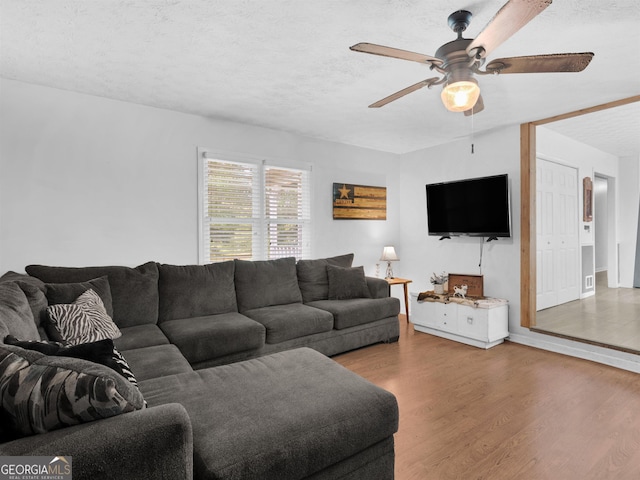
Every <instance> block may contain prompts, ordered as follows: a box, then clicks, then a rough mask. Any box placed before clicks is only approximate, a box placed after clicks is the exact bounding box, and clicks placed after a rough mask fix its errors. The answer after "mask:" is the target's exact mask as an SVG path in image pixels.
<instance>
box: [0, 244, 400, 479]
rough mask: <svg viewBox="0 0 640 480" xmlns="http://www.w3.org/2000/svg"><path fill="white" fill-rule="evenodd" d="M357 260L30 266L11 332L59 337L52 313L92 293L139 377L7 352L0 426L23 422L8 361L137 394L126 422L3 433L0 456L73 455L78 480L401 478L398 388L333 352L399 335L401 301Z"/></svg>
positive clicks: (8, 317)
mask: <svg viewBox="0 0 640 480" xmlns="http://www.w3.org/2000/svg"><path fill="white" fill-rule="evenodd" d="M352 259H353V255H342V256H339V257H332V258H328V259H319V260H301V261H299V262H297V263H296V262H295V260H294V259H292V258H287V259H278V260H270V261H256V262H250V261H240V260H235V261H230V262H222V263H218V264H209V265H186V266H178V265H166V264H158V263H155V262H149V263H146V264H144V265H141V266H139V267H136V268H129V267H120V266H114V267H82V268H72V267H49V266H42V265H30V266H27V267H26V272H27V274H28V275H23V274H16V273H13V272H9V273H7V274H5V275H4V276H3V277H2V278H1V279H0V340H2V339H4V338H6V337H7V335H10V336H11V337H17V338H19V339H21V340H26V341H41V340H49V341H52V340H58V341H59V340H63V339H60V338H56V335H57V332H56V330H55V329H54V328H52V325H51V318H50V314H51V308H53V306H55V305H63V306H67V305H68V304H72V303H73V302H74V300H76V299H77V298H79V296H80V295H83V294H86V292H88V291H89V290H91V291H93V292H96V294H97V295H98V296H99V297H100V299H101V300H102V303H103V304H104V309H105V311H106V312H107V314H109V316H110V317H111V318H112V319H113V322H114V323H115V324H116V325H117V327H118V329H119V332H120V334H121V336H119V337H118V338H115V340H113V341H112V340H108V341H109V342H111V344H112V345H113V344H115V347H116V349H117V351H119V352H120V353H121V354H122V356H123V357H124V358H125V359H126V362H127V363H128V365H127V366H128V367H130V370H131V371H132V373H133V375H134V376H135V378H134V379H133V380H132V382H133V383H130V382H128V381H127V379H123V377H122V375H119V374H118V373H115V372H114V371H113V370H112V369H110V368H108V367H105V366H103V365H96V364H95V363H93V362H90V361H88V360H86V359H82V358H67V357H65V356H64V355H66V354H65V353H62V356H58V357H52V356H47V355H44V354H42V353H39V352H34V351H31V350H28V349H25V348H23V347H24V346H19V345H17V344H16V345H6V344H3V345H0V395H2V402H3V405H2V410H0V415H2V420H3V425H10V424H13V423H15V422H16V418H17V417H20V415H17V414H15V411H14V410H12V408H13V407H14V406H12V405H9V406H8V405H7V402H11V401H13V400H12V397H11V393H12V391H14V390H15V388H16V387H15V385H14V384H15V382H16V381H17V380H16V378H20V377H19V375H18V374H15V375H13V376H12V377H11V381H5V382H4V384H3V380H2V378H4V377H6V376H7V375H6V372H7V368H6V365H8V364H11V365H14V366H15V365H16V364H19V365H20V366H22V367H24V366H25V365H26V366H27V367H26V368H32V369H42V368H47V369H52V368H53V369H56V370H55V371H56V372H60V371H61V370H62V371H64V372H68V371H72V372H75V373H77V372H81V373H82V374H84V373H86V372H87V371H88V372H89V373H90V374H92V375H94V376H95V377H97V378H100V379H102V380H104V379H105V378H106V379H107V380H108V381H110V382H111V383H110V385H115V386H116V387H114V388H116V390H117V393H118V394H119V395H120V393H122V392H125V393H123V394H122V395H121V396H122V397H125V400H126V402H125V403H126V405H125V407H124V408H123V409H122V414H120V415H104V416H103V417H106V418H103V417H100V416H97V414H95V413H94V415H96V416H97V417H98V418H99V419H95V418H93V419H92V420H94V421H88V422H86V421H84V420H83V421H77V422H75V423H77V424H74V421H70V422H68V424H67V425H65V426H64V428H59V427H56V428H53V429H50V430H46V429H45V432H44V433H37V434H28V435H27V434H24V432H23V433H22V434H21V435H16V434H15V432H13V431H11V429H7V428H3V427H0V438H2V437H4V438H2V439H3V440H4V442H3V443H0V455H2V456H9V455H11V456H14V455H67V456H71V457H72V459H73V469H74V470H73V473H74V478H79V479H81V478H92V479H93V478H114V479H115V478H119V479H121V478H187V479H188V478H198V479H261V480H268V479H302V478H310V479H391V478H393V466H394V448H393V434H394V433H395V432H396V431H397V427H398V410H397V403H396V400H395V397H394V396H393V395H392V394H390V393H389V392H386V391H385V390H383V389H380V388H378V387H376V386H374V385H372V384H371V383H369V382H367V381H366V380H364V379H362V378H360V377H359V376H357V375H355V374H353V373H351V372H349V371H348V370H346V369H344V368H343V367H341V366H340V365H338V364H337V363H335V362H334V361H332V360H331V359H329V358H327V356H326V355H335V354H338V353H341V352H345V351H348V350H351V349H354V348H359V347H362V346H365V345H370V344H373V343H378V342H393V341H397V339H398V335H399V326H398V313H399V302H398V300H397V299H395V298H391V297H389V287H388V284H387V282H386V281H384V280H380V279H375V278H369V277H365V276H364V272H363V271H362V269H361V268H353V267H351V262H352ZM48 312H49V313H48ZM105 341H106V340H105ZM61 348H62V347H61ZM115 351H116V350H115V349H114V352H115ZM10 361H12V362H13V363H10ZM20 362H22V363H20ZM3 364H4V365H5V367H3ZM3 368H4V372H5V375H4V377H3ZM14 368H16V367H14ZM38 371H40V370H38ZM132 385H133V386H132ZM118 398H119V399H120V397H118ZM30 408H31V407H30V406H25V407H24V411H26V412H32V410H30ZM12 413H14V415H13V416H12ZM29 415H32V416H35V415H33V414H32V413H28V414H27V416H29ZM5 420H6V421H5ZM30 420H31V421H33V422H35V421H34V419H30ZM35 423H37V422H35ZM36 426H39V427H41V425H36ZM31 428H32V430H33V429H34V427H31ZM40 429H41V430H42V428H40ZM36 430H37V429H36ZM31 433H35V432H31ZM17 437H18V438H17Z"/></svg>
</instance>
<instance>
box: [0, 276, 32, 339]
mask: <svg viewBox="0 0 640 480" xmlns="http://www.w3.org/2000/svg"><path fill="white" fill-rule="evenodd" d="M7 335H13V336H14V337H17V338H20V339H21V340H22V339H24V340H40V334H39V333H38V326H37V325H36V322H35V320H34V319H33V313H32V312H31V307H30V306H29V301H28V300H27V296H26V295H25V294H24V292H23V291H22V289H21V288H20V286H19V285H18V284H17V283H15V282H4V283H0V343H2V341H3V340H4V338H5V337H6V336H7Z"/></svg>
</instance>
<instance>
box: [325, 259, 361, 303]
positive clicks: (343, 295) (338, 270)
mask: <svg viewBox="0 0 640 480" xmlns="http://www.w3.org/2000/svg"><path fill="white" fill-rule="evenodd" d="M327 277H328V279H329V298H328V300H347V299H350V298H371V294H370V293H369V287H368V286H367V281H366V280H365V277H364V268H363V267H351V268H345V267H338V266H335V265H327Z"/></svg>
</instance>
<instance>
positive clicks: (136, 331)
mask: <svg viewBox="0 0 640 480" xmlns="http://www.w3.org/2000/svg"><path fill="white" fill-rule="evenodd" d="M120 333H122V336H121V337H120V338H116V339H115V340H114V341H113V343H114V344H115V346H116V348H117V349H118V350H122V351H125V350H133V349H135V348H144V347H152V346H154V345H167V344H168V343H169V339H168V338H167V337H166V335H165V334H164V333H162V330H160V327H158V326H157V325H149V324H147V325H136V326H134V327H124V328H121V329H120Z"/></svg>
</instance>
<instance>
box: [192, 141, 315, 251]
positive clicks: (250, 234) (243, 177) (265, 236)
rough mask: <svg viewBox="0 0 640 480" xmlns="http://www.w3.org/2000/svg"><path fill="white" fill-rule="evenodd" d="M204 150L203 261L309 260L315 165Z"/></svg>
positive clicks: (202, 153) (200, 178)
mask: <svg viewBox="0 0 640 480" xmlns="http://www.w3.org/2000/svg"><path fill="white" fill-rule="evenodd" d="M219 157H222V156H221V155H220V156H218V155H214V154H212V153H211V152H206V151H199V162H200V163H199V166H200V168H199V171H200V175H199V183H200V196H199V197H200V202H199V203H200V227H201V228H200V243H201V246H200V263H210V262H221V261H224V260H231V259H234V258H238V259H244V260H269V259H274V258H282V257H296V258H297V259H300V258H309V256H310V250H311V207H310V203H311V201H310V174H311V169H310V168H307V169H298V168H295V169H294V168H288V167H284V166H276V165H271V164H270V163H267V162H266V161H261V162H255V163H254V162H250V161H241V162H239V161H235V160H229V159H227V158H219Z"/></svg>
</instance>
